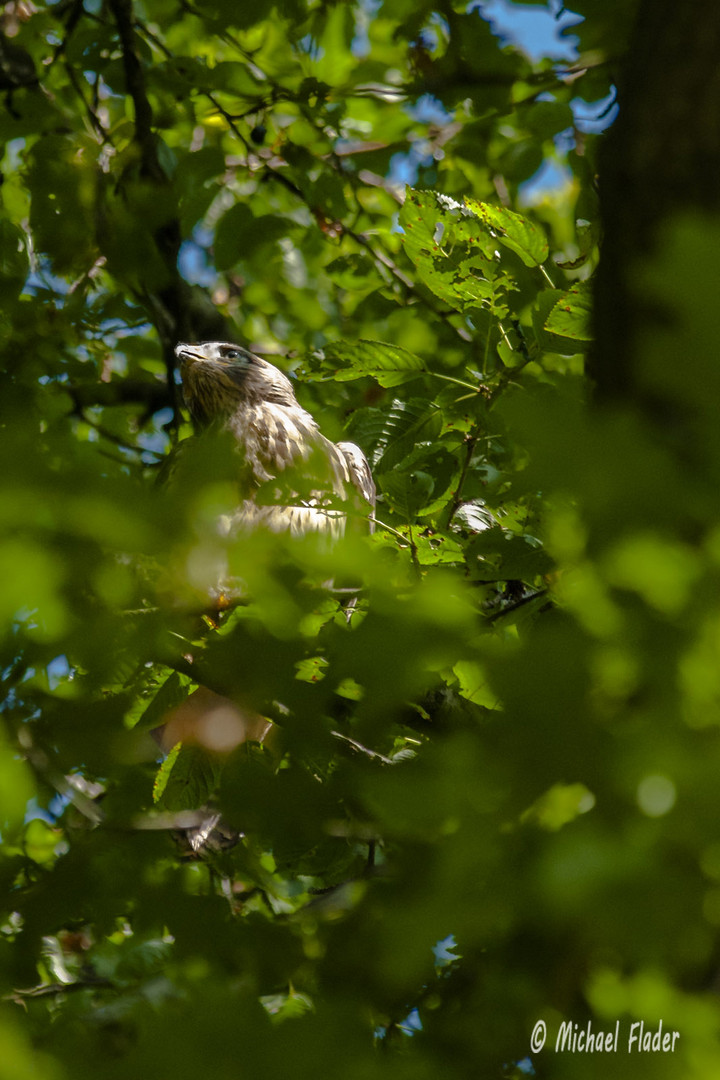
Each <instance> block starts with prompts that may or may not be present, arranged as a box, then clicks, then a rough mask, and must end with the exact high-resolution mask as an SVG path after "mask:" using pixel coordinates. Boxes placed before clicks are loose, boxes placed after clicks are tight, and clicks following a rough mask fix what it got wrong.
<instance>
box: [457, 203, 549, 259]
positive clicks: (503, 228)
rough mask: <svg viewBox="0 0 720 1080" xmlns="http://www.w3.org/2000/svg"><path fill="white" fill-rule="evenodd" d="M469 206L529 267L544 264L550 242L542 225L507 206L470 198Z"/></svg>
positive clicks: (501, 241) (467, 204) (502, 242)
mask: <svg viewBox="0 0 720 1080" xmlns="http://www.w3.org/2000/svg"><path fill="white" fill-rule="evenodd" d="M465 205H466V206H467V207H468V209H469V210H472V212H473V214H475V215H476V216H477V217H479V218H480V220H481V221H482V222H484V224H485V225H487V226H488V228H490V229H491V230H492V231H493V233H494V234H495V235H496V236H497V238H498V240H499V241H500V243H501V244H504V245H505V247H507V248H510V250H511V251H514V252H515V254H516V255H519V256H520V258H521V259H522V261H523V262H524V263H525V265H526V266H540V265H541V263H544V262H545V260H546V259H547V257H548V253H549V249H548V242H547V239H546V237H545V234H544V232H543V230H542V229H541V228H540V226H539V225H533V224H532V222H530V221H528V220H527V218H524V217H522V215H520V214H516V213H515V212H514V211H512V210H508V209H507V208H506V207H504V206H493V205H492V203H486V202H480V201H479V199H471V198H470V197H466V199H465Z"/></svg>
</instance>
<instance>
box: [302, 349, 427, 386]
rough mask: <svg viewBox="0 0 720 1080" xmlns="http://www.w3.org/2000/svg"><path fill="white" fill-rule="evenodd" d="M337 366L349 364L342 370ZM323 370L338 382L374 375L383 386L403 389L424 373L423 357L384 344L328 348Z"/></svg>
mask: <svg viewBox="0 0 720 1080" xmlns="http://www.w3.org/2000/svg"><path fill="white" fill-rule="evenodd" d="M337 364H347V365H348V366H347V367H346V368H338V367H337V366H336V365H337ZM323 368H326V369H329V370H331V371H332V375H333V378H334V379H336V380H337V381H338V382H346V381H348V380H350V379H361V378H363V377H364V376H367V375H371V376H372V377H373V378H374V379H377V381H378V382H379V383H380V385H381V386H399V385H400V383H403V382H407V381H408V380H409V379H415V378H417V376H418V375H420V374H422V372H423V371H424V364H423V362H422V360H421V359H420V357H419V356H415V354H414V353H411V352H408V350H407V349H402V348H400V346H399V345H389V344H388V343H387V342H384V341H363V340H361V341H356V342H344V341H338V342H333V343H332V344H331V345H328V346H327V347H326V348H325V361H324V363H323Z"/></svg>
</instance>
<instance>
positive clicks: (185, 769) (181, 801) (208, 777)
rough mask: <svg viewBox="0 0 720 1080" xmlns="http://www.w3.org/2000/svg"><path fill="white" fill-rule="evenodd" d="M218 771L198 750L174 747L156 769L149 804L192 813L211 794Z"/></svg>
mask: <svg viewBox="0 0 720 1080" xmlns="http://www.w3.org/2000/svg"><path fill="white" fill-rule="evenodd" d="M220 771H221V770H220V766H219V765H218V764H217V762H215V761H213V760H212V759H211V758H210V757H209V755H208V754H207V753H206V752H205V751H204V750H202V749H200V747H197V746H183V744H182V743H178V744H177V745H176V746H174V747H173V749H172V750H171V751H170V754H169V755H168V756H167V757H166V758H165V760H164V761H163V763H162V765H161V766H160V768H159V769H158V772H157V775H156V778H155V783H154V785H153V801H154V802H155V803H157V804H159V805H161V806H163V807H164V808H165V809H166V810H173V811H178V810H194V809H196V808H197V807H198V806H202V805H203V803H205V802H207V800H208V799H209V798H210V796H211V795H212V794H213V792H214V791H215V789H216V787H217V784H218V781H219V779H220Z"/></svg>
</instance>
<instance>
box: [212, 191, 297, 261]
mask: <svg viewBox="0 0 720 1080" xmlns="http://www.w3.org/2000/svg"><path fill="white" fill-rule="evenodd" d="M286 232H287V222H285V221H284V220H283V219H282V218H280V217H276V216H275V215H274V214H264V215H261V216H260V217H255V216H254V214H253V213H252V211H251V210H250V209H249V207H248V206H246V205H245V204H244V203H235V205H234V206H231V207H230V209H229V210H228V211H226V213H224V214H223V216H222V217H221V218H220V220H219V221H218V223H217V227H216V229H215V244H214V247H213V250H214V253H215V265H216V266H217V268H218V270H230V269H231V268H232V267H233V266H235V265H236V264H237V263H238V262H241V261H245V260H247V259H250V258H252V257H253V256H254V255H256V254H257V253H258V251H260V250H262V249H264V248H267V247H268V245H270V244H274V243H275V241H276V240H278V239H279V238H280V237H281V236H284V235H285V234H286Z"/></svg>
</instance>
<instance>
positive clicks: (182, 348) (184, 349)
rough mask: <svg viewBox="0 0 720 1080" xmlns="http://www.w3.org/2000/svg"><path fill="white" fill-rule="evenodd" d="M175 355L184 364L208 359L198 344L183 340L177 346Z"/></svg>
mask: <svg viewBox="0 0 720 1080" xmlns="http://www.w3.org/2000/svg"><path fill="white" fill-rule="evenodd" d="M175 355H176V356H177V358H178V360H180V361H181V363H184V364H191V363H194V362H196V361H200V362H201V363H202V362H203V361H204V360H205V359H206V357H205V356H204V354H203V353H202V352H200V350H199V349H198V347H197V345H186V344H184V343H183V342H181V343H180V344H179V345H176V346H175Z"/></svg>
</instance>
